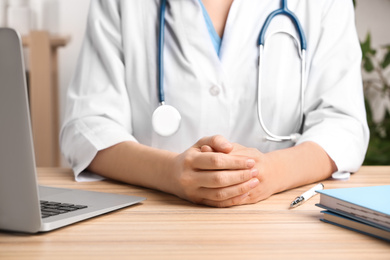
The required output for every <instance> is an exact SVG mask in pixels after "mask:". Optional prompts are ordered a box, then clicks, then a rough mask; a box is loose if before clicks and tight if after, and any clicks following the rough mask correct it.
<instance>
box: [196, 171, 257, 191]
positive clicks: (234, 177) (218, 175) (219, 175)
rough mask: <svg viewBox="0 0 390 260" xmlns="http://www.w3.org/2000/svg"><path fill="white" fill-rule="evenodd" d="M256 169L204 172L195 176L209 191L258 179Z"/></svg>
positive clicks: (197, 181) (198, 182) (199, 183)
mask: <svg viewBox="0 0 390 260" xmlns="http://www.w3.org/2000/svg"><path fill="white" fill-rule="evenodd" d="M258 174H259V171H258V170H257V169H256V168H252V169H248V170H235V171H202V172H198V174H196V175H194V179H195V181H196V183H197V184H198V185H199V186H201V187H203V188H208V189H213V188H224V187H229V186H233V185H237V184H241V183H244V182H247V181H249V180H250V179H252V178H255V177H257V176H258Z"/></svg>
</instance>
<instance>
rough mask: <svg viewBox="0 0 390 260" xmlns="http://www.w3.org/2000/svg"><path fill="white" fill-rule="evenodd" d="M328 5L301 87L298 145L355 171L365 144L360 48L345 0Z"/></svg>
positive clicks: (350, 7) (366, 130)
mask: <svg viewBox="0 0 390 260" xmlns="http://www.w3.org/2000/svg"><path fill="white" fill-rule="evenodd" d="M324 2H325V3H326V4H328V6H327V7H326V8H325V9H324V10H325V11H324V16H323V19H322V25H321V28H320V35H319V40H318V43H317V45H316V46H314V48H313V46H311V49H310V50H308V52H309V51H310V52H311V55H312V60H311V64H310V66H309V71H308V73H309V77H308V85H307V89H306V99H305V101H306V109H305V113H306V120H305V123H304V131H303V135H302V137H301V138H300V140H299V142H298V144H299V143H302V142H305V141H313V142H315V143H317V144H319V145H320V146H321V147H323V148H324V149H325V151H326V152H327V153H328V155H329V156H330V157H331V158H332V159H333V160H334V162H335V163H336V166H337V167H338V170H339V171H349V172H355V171H357V170H358V169H359V167H360V166H361V164H362V162H363V160H364V157H365V153H366V150H367V146H368V140H369V130H368V126H367V121H366V112H365V106H364V96H363V87H362V79H361V66H360V64H361V49H360V45H359V40H358V37H357V34H356V28H355V23H354V10H353V6H352V1H350V0H333V1H324Z"/></svg>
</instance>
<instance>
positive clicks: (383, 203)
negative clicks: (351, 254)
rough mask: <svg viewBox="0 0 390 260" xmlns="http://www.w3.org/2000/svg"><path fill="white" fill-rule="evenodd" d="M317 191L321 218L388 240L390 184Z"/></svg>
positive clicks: (389, 234) (389, 239)
mask: <svg viewBox="0 0 390 260" xmlns="http://www.w3.org/2000/svg"><path fill="white" fill-rule="evenodd" d="M317 192H318V193H320V203H319V204H316V205H317V206H318V207H321V208H324V209H326V210H325V211H322V213H323V218H322V219H321V220H322V221H324V222H327V223H331V224H334V225H337V226H340V227H343V228H347V229H351V230H354V231H358V232H361V233H364V234H367V235H371V236H374V237H377V238H380V239H384V240H387V241H390V185H384V186H371V187H356V188H343V189H328V190H322V191H317Z"/></svg>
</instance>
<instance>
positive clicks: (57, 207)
mask: <svg viewBox="0 0 390 260" xmlns="http://www.w3.org/2000/svg"><path fill="white" fill-rule="evenodd" d="M85 208H88V207H87V206H85V205H75V204H70V203H61V202H54V201H45V200H41V216H42V218H48V217H51V216H56V215H59V214H65V213H68V212H72V211H76V210H79V209H85Z"/></svg>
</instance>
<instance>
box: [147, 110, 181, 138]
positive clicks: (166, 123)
mask: <svg viewBox="0 0 390 260" xmlns="http://www.w3.org/2000/svg"><path fill="white" fill-rule="evenodd" d="M180 122H181V115H180V113H179V111H178V110H177V109H176V108H174V107H173V106H170V105H160V106H159V107H158V108H157V109H156V110H155V111H154V113H153V116H152V125H153V129H154V131H155V132H156V133H157V134H159V135H161V136H171V135H173V134H174V133H176V132H177V130H178V129H179V127H180Z"/></svg>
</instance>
